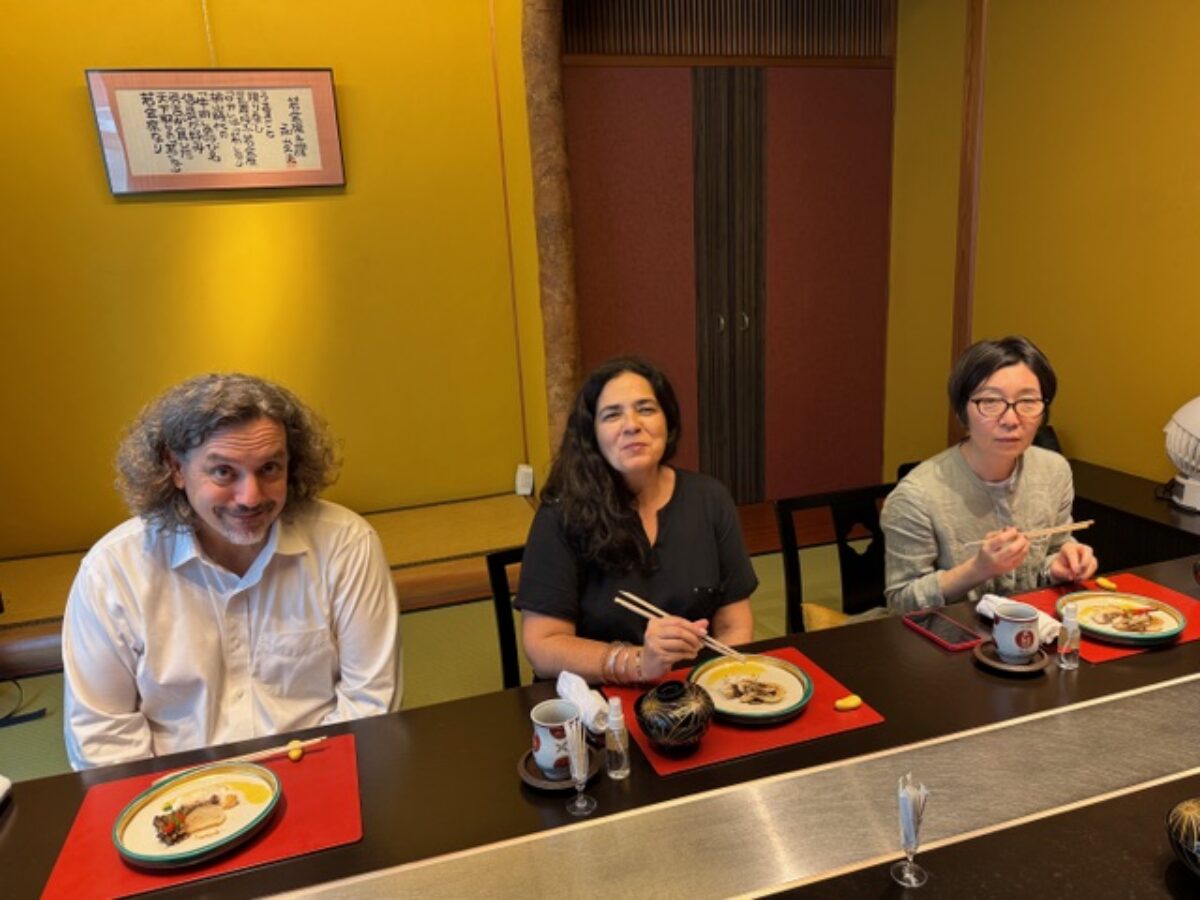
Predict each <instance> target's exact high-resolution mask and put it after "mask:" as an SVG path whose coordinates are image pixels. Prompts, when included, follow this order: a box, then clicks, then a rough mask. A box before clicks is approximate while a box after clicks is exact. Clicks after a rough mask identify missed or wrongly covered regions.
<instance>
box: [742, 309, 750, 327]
mask: <svg viewBox="0 0 1200 900" xmlns="http://www.w3.org/2000/svg"><path fill="white" fill-rule="evenodd" d="M749 329H750V314H749V313H747V312H746V311H745V310H744V309H743V310H742V331H748V330H749Z"/></svg>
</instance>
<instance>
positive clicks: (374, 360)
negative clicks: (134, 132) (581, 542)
mask: <svg viewBox="0 0 1200 900" xmlns="http://www.w3.org/2000/svg"><path fill="white" fill-rule="evenodd" d="M493 4H494V8H493ZM207 8H208V11H209V15H210V26H211V35H212V47H211V52H210V48H209V45H208V43H207V40H206V32H205V24H204V19H203V15H202V10H203V6H202V4H201V3H200V2H199V0H123V2H122V3H117V4H112V3H108V4H96V3H91V2H86V0H71V2H56V3H48V4H44V3H8V4H4V6H3V7H0V10H2V12H0V26H2V29H3V36H2V37H0V85H2V86H0V108H2V109H3V110H4V111H5V122H6V124H5V127H4V131H5V138H6V139H5V140H4V141H3V142H0V154H2V156H0V163H2V168H0V172H3V175H2V176H0V178H2V179H3V186H4V195H5V209H6V217H5V218H6V225H5V236H4V240H3V242H0V335H2V336H3V342H4V343H3V346H4V373H3V375H2V376H0V422H3V423H4V439H3V441H0V557H4V556H14V555H21V554H28V553H36V552H43V551H48V550H55V549H67V548H73V547H83V546H86V545H88V544H89V543H90V542H91V541H93V540H94V539H95V538H96V537H97V536H99V535H100V534H101V533H103V531H104V530H106V529H107V528H108V527H110V526H111V525H112V524H114V523H115V522H117V521H119V520H120V519H121V518H122V517H123V516H124V514H125V513H124V510H123V509H122V508H121V505H120V502H119V500H118V498H117V496H116V494H115V492H114V491H113V489H112V469H111V460H112V456H113V452H114V450H115V447H116V443H117V440H118V438H119V434H120V431H121V429H122V427H123V426H124V424H125V423H127V422H128V421H129V419H130V418H131V417H132V416H133V415H134V414H135V413H136V412H137V409H138V408H139V406H140V405H141V404H142V403H143V402H145V401H146V400H148V399H149V398H150V397H151V396H152V395H154V394H155V393H157V392H158V391H159V390H161V389H162V388H164V387H166V386H167V385H169V384H172V383H174V382H176V381H178V380H180V379H182V378H184V377H187V376H189V375H192V374H195V373H198V372H203V371H208V370H234V369H236V370H243V371H250V372H254V373H257V374H262V375H265V376H267V377H270V378H274V379H277V380H279V381H281V382H283V383H284V384H287V385H288V386H290V387H291V388H293V389H294V390H295V391H296V392H297V393H298V394H299V395H300V396H301V397H303V398H304V399H306V400H307V401H308V402H309V403H310V404H311V405H312V406H314V407H315V408H316V409H317V410H318V411H319V412H321V413H322V414H323V415H324V416H325V417H326V418H327V419H328V420H329V423H330V425H331V427H332V429H333V431H334V433H335V434H336V435H337V436H338V437H339V438H341V439H342V440H343V441H344V455H345V460H346V464H345V467H344V469H343V473H342V478H341V481H340V482H339V484H338V485H337V486H336V487H335V488H334V489H333V490H331V491H330V493H329V496H330V497H331V498H332V499H335V500H339V501H341V502H343V503H346V504H347V505H349V506H351V507H353V508H356V509H361V510H367V509H379V508H386V507H392V506H400V505H407V504H415V503H427V502H434V501H439V500H446V499H454V498H461V497H470V496H477V495H481V494H487V493H494V492H500V491H506V490H511V489H512V483H513V472H514V467H515V465H516V463H518V462H520V461H522V460H524V459H526V458H529V457H532V459H533V461H534V462H535V463H536V464H538V465H539V466H541V467H544V465H545V460H546V457H547V455H548V451H547V449H546V447H545V442H546V436H545V435H546V426H545V401H544V399H542V398H544V384H543V383H542V382H543V381H544V377H543V375H542V348H541V341H540V333H541V324H540V316H539V312H538V306H537V294H536V290H537V272H536V253H535V245H534V236H533V222H532V209H531V199H530V196H529V186H528V185H529V180H530V175H529V171H528V169H529V150H528V139H527V136H526V121H525V113H524V87H523V83H522V73H521V66H520V19H519V15H520V2H519V0H453V2H445V3H429V4H425V3H398V4H381V3H374V2H364V0H346V2H342V3H339V4H336V5H333V6H330V5H329V4H326V3H318V2H316V0H302V2H297V0H209V2H208V4H207ZM68 23H69V27H67V24H68ZM493 26H494V28H493ZM493 36H494V40H493ZM493 47H494V48H495V52H494V53H493ZM212 65H217V66H220V67H229V68H237V67H264V66H265V67H287V66H329V67H332V68H333V70H334V78H335V81H336V85H337V93H338V108H339V116H340V121H341V133H342V141H343V152H344V157H345V163H346V172H347V179H348V184H347V186H346V188H345V189H344V190H340V189H324V190H309V191H283V192H266V191H262V192H234V193H228V194H223V195H211V194H210V195H204V194H190V195H162V194H160V195H146V196H142V197H137V198H132V199H121V200H118V199H115V198H114V197H113V196H112V195H111V194H110V193H109V190H108V187H107V181H106V178H105V175H104V169H103V165H102V161H101V156H100V152H99V147H98V144H97V140H96V132H95V124H94V119H93V116H92V113H91V109H90V106H89V103H88V94H87V90H86V88H85V84H84V75H83V70H84V69H85V68H87V67H111V68H122V67H130V68H133V67H207V66H212ZM498 101H499V106H498ZM18 128H19V130H18ZM501 128H502V130H501ZM502 137H503V142H502V141H501V138H502ZM502 149H503V157H502ZM505 172H507V173H508V180H507V182H506V180H505V178H504V174H505ZM506 192H507V194H508V201H509V202H508V210H507V214H506V203H505V194H506ZM518 335H520V342H519V344H518V340H517V336H518ZM518 362H520V363H521V365H520V366H518ZM522 374H523V383H522V381H521V380H520V376H521V375H522ZM523 398H524V400H525V403H524V404H522V399H523ZM523 406H524V410H523V409H522V407H523ZM523 411H524V413H525V415H524V417H523V416H522V412H523Z"/></svg>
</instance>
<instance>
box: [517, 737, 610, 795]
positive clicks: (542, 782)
mask: <svg viewBox="0 0 1200 900" xmlns="http://www.w3.org/2000/svg"><path fill="white" fill-rule="evenodd" d="M599 771H600V751H599V750H597V749H596V748H595V747H588V781H591V780H592V779H593V778H595V777H596V773H597V772H599ZM517 772H518V773H519V774H520V776H521V780H522V781H523V782H525V783H526V784H527V785H529V786H530V787H531V788H537V789H538V790H539V791H573V790H575V782H573V781H572V780H571V778H570V776H567V777H566V778H561V779H558V780H557V781H552V780H550V779H549V778H547V777H546V776H545V775H543V774H542V770H541V769H539V768H538V767H537V763H535V762H534V761H533V751H532V750H526V751H525V753H524V754H523V755H522V756H521V759H520V760H519V761H518V762H517Z"/></svg>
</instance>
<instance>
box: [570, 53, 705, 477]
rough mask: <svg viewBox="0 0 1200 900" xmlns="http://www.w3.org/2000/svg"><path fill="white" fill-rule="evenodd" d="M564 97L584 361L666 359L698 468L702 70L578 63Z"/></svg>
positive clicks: (691, 462) (689, 461) (683, 450)
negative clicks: (696, 213) (696, 97)
mask: <svg viewBox="0 0 1200 900" xmlns="http://www.w3.org/2000/svg"><path fill="white" fill-rule="evenodd" d="M563 94H564V102H565V106H566V131H567V154H568V159H569V160H570V167H571V175H570V179H571V201H572V207H573V210H574V217H575V222H574V225H575V268H576V291H577V296H578V303H579V330H580V344H581V349H582V355H583V365H584V369H585V370H590V369H591V368H593V367H594V366H596V365H597V364H598V363H600V362H603V361H604V360H605V359H607V358H609V357H610V356H615V355H617V354H622V353H637V354H641V355H644V356H646V357H648V358H650V359H651V360H653V361H654V362H656V363H658V364H659V365H660V366H662V368H663V369H664V370H665V371H666V372H667V375H668V377H669V378H670V379H671V382H672V384H673V385H674V386H675V391H676V393H677V394H678V395H679V404H680V407H681V410H682V415H683V436H682V440H681V442H680V447H679V455H678V456H677V457H676V461H677V462H679V464H680V465H682V466H684V467H686V468H692V469H694V468H697V467H698V464H699V446H698V442H697V393H696V314H695V307H696V277H695V257H694V250H693V246H694V244H693V224H692V223H693V216H692V209H693V207H692V191H693V187H692V171H693V167H692V73H691V71H690V70H689V69H673V68H636V67H620V68H609V67H585V68H573V67H567V68H564V70H563Z"/></svg>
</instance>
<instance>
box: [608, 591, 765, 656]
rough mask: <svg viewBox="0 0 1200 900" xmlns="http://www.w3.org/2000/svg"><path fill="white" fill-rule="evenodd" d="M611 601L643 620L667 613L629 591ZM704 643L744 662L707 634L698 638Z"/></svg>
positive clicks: (663, 616)
mask: <svg viewBox="0 0 1200 900" xmlns="http://www.w3.org/2000/svg"><path fill="white" fill-rule="evenodd" d="M613 601H614V602H615V603H617V604H619V605H621V606H623V607H625V608H626V609H627V610H629V611H630V612H635V613H637V614H638V615H639V616H641V617H642V618H643V619H661V618H665V617H666V616H667V615H668V613H666V612H664V611H663V610H661V609H659V608H658V607H657V606H655V605H654V604H653V603H651V602H650V601H649V600H643V599H642V598H641V597H639V596H638V595H637V594H634V593H632V592H630V591H618V592H617V596H615V597H613ZM700 640H701V641H703V642H704V646H706V647H708V648H709V649H710V650H715V651H716V652H717V653H720V654H721V655H722V656H728V657H730V658H731V659H736V660H737V661H738V662H745V661H746V655H745V654H744V653H739V652H738V651H737V650H734V649H733V648H732V647H730V646H729V645H728V644H723V643H721V642H720V641H718V640H717V639H716V638H714V637H709V636H708V635H707V634H706V635H704V636H703V637H701V638H700Z"/></svg>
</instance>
